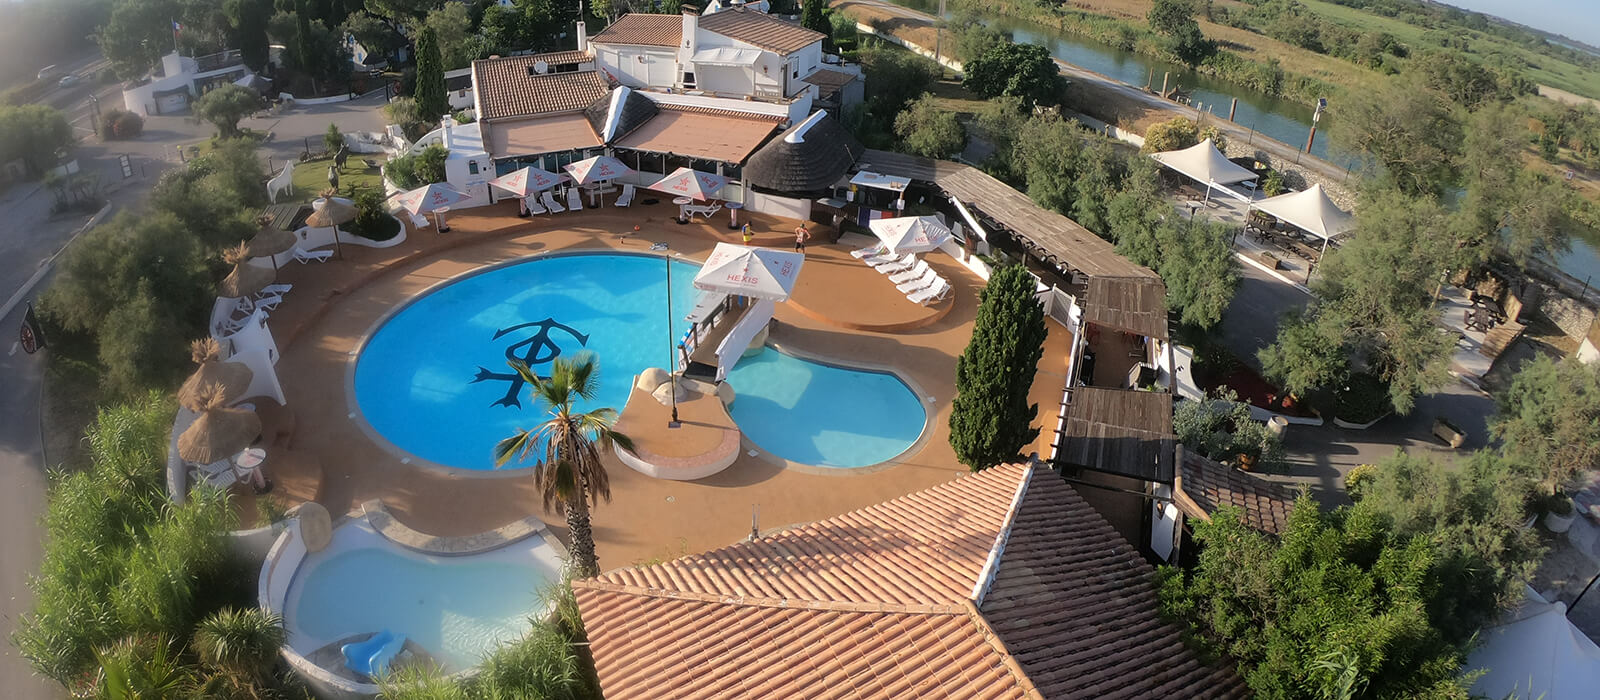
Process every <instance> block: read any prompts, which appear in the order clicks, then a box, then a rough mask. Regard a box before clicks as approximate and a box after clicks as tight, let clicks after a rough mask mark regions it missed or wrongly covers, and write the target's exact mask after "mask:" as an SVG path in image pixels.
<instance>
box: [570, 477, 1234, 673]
mask: <svg viewBox="0 0 1600 700" xmlns="http://www.w3.org/2000/svg"><path fill="white" fill-rule="evenodd" d="M998 542H1005V543H1006V544H1005V549H1004V550H1003V553H1002V554H1001V556H1000V557H999V558H998V559H997V560H995V561H994V562H991V560H990V558H989V557H990V552H991V551H992V550H993V548H994V547H995V546H996V544H997V543H998ZM986 566H987V567H988V568H986ZM991 572H992V573H993V574H994V577H993V581H994V583H993V586H992V588H991V589H990V590H989V591H988V593H987V596H986V597H984V598H983V599H982V600H983V603H982V612H980V610H979V608H978V607H975V606H974V603H973V600H972V598H971V596H973V595H974V589H975V588H977V587H978V585H979V583H980V582H981V581H985V580H986V579H987V578H988V576H989V574H990V573H991ZM1150 576H1151V570H1150V567H1149V566H1148V565H1147V564H1145V563H1144V562H1143V561H1142V560H1141V559H1139V557H1138V555H1137V554H1135V553H1134V552H1133V549H1132V547H1130V546H1129V545H1128V544H1127V543H1126V542H1125V541H1123V540H1121V539H1120V538H1119V536H1118V535H1117V534H1116V533H1115V532H1114V531H1113V530H1112V529H1111V526H1110V525H1109V524H1107V523H1106V522H1105V520H1104V519H1102V518H1101V517H1100V516H1099V515H1098V514H1097V513H1095V512H1094V510H1093V509H1092V508H1090V507H1089V506H1088V505H1087V504H1086V503H1085V502H1084V501H1083V500H1082V499H1081V498H1080V497H1079V496H1078V495H1077V493H1076V492H1074V491H1073V490H1072V488H1071V487H1070V486H1068V485H1067V484H1066V482H1065V481H1063V480H1061V479H1060V477H1059V476H1057V475H1056V474H1055V473H1054V472H1053V471H1050V470H1049V469H1048V468H1046V467H1043V466H1038V467H1024V466H1020V465H1006V466H1001V467H996V468H994V469H990V470H987V471H984V472H981V473H979V474H974V475H970V476H965V477H962V478H960V479H956V480H955V481H952V482H949V483H946V484H942V485H940V486H937V487H934V488H932V489H929V490H927V491H922V492H918V493H914V494H911V495H908V496H904V497H902V498H898V499H895V500H892V501H889V502H886V503H882V504H879V505H876V506H872V507H869V508H865V509H863V510H859V511H855V512H852V513H847V514H845V515H841V516H839V517H836V518H830V519H828V520H824V521H820V522H817V523H813V524H810V525H805V526H800V527H796V528H791V529H789V530H785V531H782V532H779V533H777V534H775V535H772V536H769V537H765V538H763V539H761V540H758V541H755V542H746V543H740V544H736V545H733V546H730V547H724V548H722V549H718V550H713V551H711V552H707V553H705V554H700V555H695V556H690V557H685V558H683V559H679V560H676V561H672V562H668V563H665V564H658V565H654V566H648V567H642V568H631V569H622V570H617V571H612V572H608V573H606V574H603V575H601V576H600V577H598V578H597V579H592V580H587V581H578V582H575V583H574V584H573V588H574V589H575V592H576V594H577V599H578V606H579V609H580V610H581V612H582V615H583V619H584V624H585V626H586V628H587V630H588V635H589V641H590V649H591V651H592V652H593V654H594V658H595V668H596V671H597V672H598V674H599V678H600V684H601V688H602V690H603V691H604V693H605V695H606V697H608V698H611V699H612V700H618V699H621V698H643V697H671V698H712V697H717V698H721V697H752V698H757V697H759V698H767V697H772V698H778V697H783V698H788V697H806V698H814V697H821V698H832V697H841V698H842V697H851V698H908V697H916V698H937V697H959V698H1043V697H1081V698H1104V697H1159V696H1162V695H1168V696H1174V697H1177V696H1183V697H1194V696H1200V697H1242V696H1243V685H1242V682H1241V681H1240V680H1239V679H1238V677H1237V676H1236V675H1235V674H1234V673H1233V672H1232V671H1231V670H1228V669H1224V668H1217V667H1212V666H1206V665H1203V664H1201V663H1200V662H1199V661H1198V660H1197V659H1196V657H1195V656H1194V655H1193V654H1191V653H1190V652H1188V651H1187V650H1185V649H1184V648H1183V646H1182V644H1181V643H1180V641H1179V637H1178V634H1177V631H1176V630H1175V629H1174V628H1172V627H1170V626H1167V625H1164V624H1163V623H1161V622H1160V621H1159V620H1158V619H1157V618H1156V617H1155V615H1156V607H1155V601H1154V595H1155V594H1154V588H1153V586H1152V584H1151V582H1150ZM1191 684H1192V685H1191Z"/></svg>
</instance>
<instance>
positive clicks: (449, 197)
mask: <svg viewBox="0 0 1600 700" xmlns="http://www.w3.org/2000/svg"><path fill="white" fill-rule="evenodd" d="M469 199H472V195H470V194H463V193H461V192H460V191H458V190H456V189H455V188H454V187H451V186H449V185H446V184H444V183H442V182H435V183H433V184H431V185H424V186H422V187H418V188H417V189H414V190H411V191H410V192H406V193H403V194H397V195H395V197H394V201H395V203H396V204H399V205H400V206H401V208H403V209H405V210H406V211H409V212H411V213H412V214H428V213H434V217H433V218H434V223H435V224H437V225H438V227H439V233H444V232H445V231H449V230H450V229H448V228H445V225H444V217H442V216H440V215H439V214H438V213H436V212H439V210H441V209H445V208H448V207H450V206H451V205H453V204H459V203H461V202H465V201H467V200H469Z"/></svg>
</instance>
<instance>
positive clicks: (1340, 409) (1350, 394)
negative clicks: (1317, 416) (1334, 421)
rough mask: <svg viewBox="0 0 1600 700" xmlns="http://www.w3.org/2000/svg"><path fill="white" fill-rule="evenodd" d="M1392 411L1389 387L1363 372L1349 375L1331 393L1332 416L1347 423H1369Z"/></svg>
mask: <svg viewBox="0 0 1600 700" xmlns="http://www.w3.org/2000/svg"><path fill="white" fill-rule="evenodd" d="M1393 411H1394V405H1393V404H1392V403H1390V401H1389V385H1388V384H1385V383H1384V382H1383V380H1381V379H1379V378H1377V377H1374V376H1372V375H1370V374H1367V373H1365V372H1356V373H1353V374H1351V375H1350V378H1349V379H1348V380H1346V381H1345V383H1344V386H1342V387H1340V388H1338V389H1336V390H1334V392H1333V414H1334V415H1335V416H1338V417H1339V420H1342V421H1345V422H1348V423H1369V422H1372V421H1375V420H1377V419H1379V418H1382V417H1384V416H1386V415H1389V414H1390V413H1392V412H1393Z"/></svg>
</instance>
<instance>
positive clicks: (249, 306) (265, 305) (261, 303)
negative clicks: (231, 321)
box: [239, 294, 283, 313]
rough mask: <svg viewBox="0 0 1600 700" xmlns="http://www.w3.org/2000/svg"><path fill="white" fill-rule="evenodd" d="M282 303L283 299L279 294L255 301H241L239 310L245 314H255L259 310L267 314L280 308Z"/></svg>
mask: <svg viewBox="0 0 1600 700" xmlns="http://www.w3.org/2000/svg"><path fill="white" fill-rule="evenodd" d="M282 302H283V297H282V296H280V295H277V294H273V295H271V296H265V297H257V298H254V299H240V300H239V310H240V311H243V312H245V313H254V312H256V311H258V310H259V311H263V312H266V311H271V310H273V309H276V308H278V304H280V303H282Z"/></svg>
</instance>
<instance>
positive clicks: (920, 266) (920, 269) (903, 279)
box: [889, 260, 933, 284]
mask: <svg viewBox="0 0 1600 700" xmlns="http://www.w3.org/2000/svg"><path fill="white" fill-rule="evenodd" d="M929 272H933V268H931V267H928V261H926V260H918V261H917V264H916V265H915V266H913V267H912V268H911V269H909V270H906V271H905V272H896V273H894V274H892V275H889V281H890V282H893V283H895V284H905V283H907V282H910V281H911V280H914V279H917V278H919V277H925V276H927V274H928V273H929Z"/></svg>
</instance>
